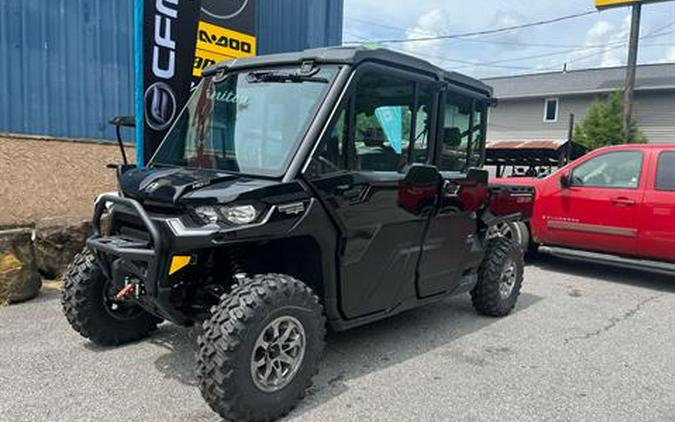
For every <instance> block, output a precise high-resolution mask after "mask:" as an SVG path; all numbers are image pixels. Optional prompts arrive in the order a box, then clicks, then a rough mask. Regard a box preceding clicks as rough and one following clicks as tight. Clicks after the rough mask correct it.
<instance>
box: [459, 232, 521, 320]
mask: <svg viewBox="0 0 675 422" xmlns="http://www.w3.org/2000/svg"><path fill="white" fill-rule="evenodd" d="M524 267H525V264H524V262H523V250H522V249H521V247H520V245H518V244H517V243H515V242H514V241H512V240H509V239H506V238H504V237H495V238H492V239H489V240H488V248H487V251H486V255H485V258H484V259H483V262H482V264H481V266H480V269H479V270H478V284H476V287H474V289H473V290H472V291H471V300H472V302H473V306H474V308H476V310H477V311H478V312H479V313H481V314H483V315H488V316H493V317H503V316H506V315H508V314H509V313H510V312H511V311H512V310H513V308H514V307H515V306H516V301H517V300H518V296H519V295H520V288H521V286H522V284H523V273H524Z"/></svg>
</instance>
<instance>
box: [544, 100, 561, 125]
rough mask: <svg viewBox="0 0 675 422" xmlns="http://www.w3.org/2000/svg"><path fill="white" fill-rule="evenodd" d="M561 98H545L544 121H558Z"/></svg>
mask: <svg viewBox="0 0 675 422" xmlns="http://www.w3.org/2000/svg"><path fill="white" fill-rule="evenodd" d="M559 103H560V100H558V99H557V98H547V99H546V100H544V121H545V122H548V123H555V122H557V121H558V105H559Z"/></svg>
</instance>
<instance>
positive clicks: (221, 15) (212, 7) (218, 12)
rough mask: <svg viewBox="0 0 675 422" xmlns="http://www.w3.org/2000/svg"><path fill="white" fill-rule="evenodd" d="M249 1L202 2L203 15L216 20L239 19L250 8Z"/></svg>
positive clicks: (204, 0)
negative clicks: (247, 7)
mask: <svg viewBox="0 0 675 422" xmlns="http://www.w3.org/2000/svg"><path fill="white" fill-rule="evenodd" d="M248 2H249V0H202V13H204V14H206V15H208V16H211V17H213V18H216V19H223V20H225V19H232V18H234V17H237V16H238V15H239V14H240V13H241V12H243V11H244V9H246V6H248Z"/></svg>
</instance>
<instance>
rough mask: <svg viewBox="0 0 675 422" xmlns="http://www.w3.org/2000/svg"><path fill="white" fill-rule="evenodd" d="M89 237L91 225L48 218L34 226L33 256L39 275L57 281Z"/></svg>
mask: <svg viewBox="0 0 675 422" xmlns="http://www.w3.org/2000/svg"><path fill="white" fill-rule="evenodd" d="M90 235H91V222H89V221H87V220H82V219H73V218H48V219H45V220H41V221H39V222H38V223H37V224H36V226H35V255H36V258H37V265H38V269H39V270H40V272H41V273H42V274H43V275H44V276H45V277H47V278H51V279H55V278H59V277H60V276H61V275H62V274H63V272H64V271H65V270H66V268H67V267H68V264H70V262H71V261H72V260H73V257H74V256H75V255H76V254H77V253H79V252H80V251H82V248H83V247H84V244H85V242H86V240H87V237H89V236H90Z"/></svg>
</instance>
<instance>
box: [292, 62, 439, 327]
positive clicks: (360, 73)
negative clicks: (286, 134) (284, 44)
mask: <svg viewBox="0 0 675 422" xmlns="http://www.w3.org/2000/svg"><path fill="white" fill-rule="evenodd" d="M438 92H439V90H438V83H437V82H435V81H434V80H433V79H431V78H428V79H427V78H424V77H421V76H420V75H417V74H411V73H408V72H404V71H402V70H397V69H393V68H390V67H385V66H381V65H375V64H364V65H361V66H360V67H359V68H358V69H357V71H356V74H355V76H354V79H353V81H352V82H351V84H350V86H349V87H348V88H347V91H346V95H345V97H344V98H343V100H342V102H341V104H340V105H339V108H338V110H337V113H336V114H335V115H334V116H333V118H332V121H331V122H330V123H329V126H328V130H327V131H326V134H325V135H324V139H322V140H321V143H320V144H319V147H318V149H317V151H315V153H314V155H313V158H312V161H311V163H310V166H309V168H308V171H307V172H306V174H305V176H306V177H307V179H308V180H309V181H310V183H311V184H312V185H313V187H314V188H315V190H316V191H317V192H318V193H319V195H320V196H321V198H322V200H323V202H324V204H325V205H326V208H327V209H328V212H329V213H330V214H331V215H332V217H333V219H334V221H335V222H336V224H337V225H338V226H339V228H340V232H341V234H342V238H341V239H340V242H339V244H340V250H339V251H338V255H339V256H338V261H339V265H338V271H339V273H340V274H339V280H340V288H339V295H340V308H341V310H342V312H343V314H344V316H345V317H346V318H348V319H351V318H357V317H361V316H366V315H369V314H374V313H378V312H383V311H388V310H389V309H391V308H394V307H396V306H397V305H399V304H401V303H403V302H404V301H409V300H416V297H417V294H416V289H415V279H416V269H417V265H418V261H419V258H420V249H421V243H422V239H423V236H424V233H425V228H426V226H427V223H428V221H429V218H430V216H431V214H432V213H433V212H434V207H435V203H436V198H437V192H438V187H439V179H438V173H437V171H436V169H435V168H434V167H430V166H422V167H421V166H419V165H414V164H415V163H426V162H427V161H429V160H430V157H429V145H430V141H431V137H433V136H434V135H435V131H434V130H433V128H434V127H435V125H434V121H435V118H436V116H435V109H436V107H435V105H436V104H437V99H438V94H437V93H438ZM411 168H413V169H412V170H411ZM425 180H426V181H425Z"/></svg>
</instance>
